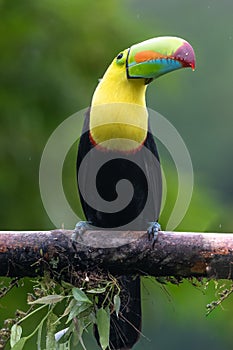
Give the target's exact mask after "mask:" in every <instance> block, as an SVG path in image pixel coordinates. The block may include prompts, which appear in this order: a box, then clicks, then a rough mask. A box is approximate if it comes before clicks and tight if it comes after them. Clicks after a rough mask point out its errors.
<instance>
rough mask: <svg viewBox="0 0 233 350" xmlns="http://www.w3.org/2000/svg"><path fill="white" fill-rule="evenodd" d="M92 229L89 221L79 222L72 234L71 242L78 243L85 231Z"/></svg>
mask: <svg viewBox="0 0 233 350" xmlns="http://www.w3.org/2000/svg"><path fill="white" fill-rule="evenodd" d="M89 229H90V222H89V221H79V222H78V223H77V224H76V225H75V229H74V232H73V233H72V236H71V240H72V241H77V240H78V238H79V239H82V235H83V234H84V232H85V231H87V230H89Z"/></svg>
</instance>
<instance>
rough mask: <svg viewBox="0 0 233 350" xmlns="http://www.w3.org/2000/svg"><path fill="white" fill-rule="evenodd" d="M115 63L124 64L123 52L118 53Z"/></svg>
mask: <svg viewBox="0 0 233 350" xmlns="http://www.w3.org/2000/svg"><path fill="white" fill-rule="evenodd" d="M116 63H117V64H124V63H125V57H124V52H120V53H119V54H118V55H117V58H116Z"/></svg>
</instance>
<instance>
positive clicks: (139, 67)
mask: <svg viewBox="0 0 233 350" xmlns="http://www.w3.org/2000/svg"><path fill="white" fill-rule="evenodd" d="M126 67H127V77H128V79H135V78H144V79H146V82H150V81H151V80H153V79H155V78H158V77H160V76H161V75H163V74H166V73H168V72H171V71H173V70H176V69H180V68H186V67H190V68H192V70H194V69H195V53H194V50H193V48H192V46H191V45H190V44H189V43H188V42H187V41H185V40H184V39H181V38H177V37H169V36H164V37H158V38H153V39H149V40H146V41H143V42H141V43H139V44H136V45H133V46H132V47H131V48H130V49H129V53H128V58H127V62H126Z"/></svg>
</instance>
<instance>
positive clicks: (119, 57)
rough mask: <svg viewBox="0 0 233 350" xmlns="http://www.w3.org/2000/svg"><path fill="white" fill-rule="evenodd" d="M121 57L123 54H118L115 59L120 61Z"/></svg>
mask: <svg viewBox="0 0 233 350" xmlns="http://www.w3.org/2000/svg"><path fill="white" fill-rule="evenodd" d="M122 57H123V53H122V52H121V53H119V55H118V56H117V59H118V60H120V59H121V58H122Z"/></svg>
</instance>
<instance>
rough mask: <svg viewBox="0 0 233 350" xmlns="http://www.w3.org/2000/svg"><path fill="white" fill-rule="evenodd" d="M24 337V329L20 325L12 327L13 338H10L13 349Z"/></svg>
mask: <svg viewBox="0 0 233 350" xmlns="http://www.w3.org/2000/svg"><path fill="white" fill-rule="evenodd" d="M21 335H22V327H21V326H19V325H18V324H14V325H13V326H12V327H11V338H10V345H11V347H12V348H13V346H14V345H15V344H16V343H17V342H18V341H19V340H20V338H21Z"/></svg>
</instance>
